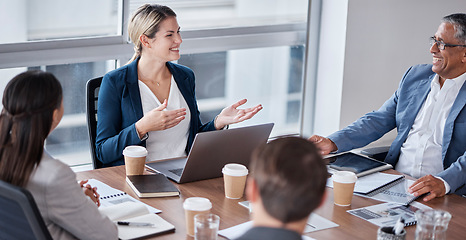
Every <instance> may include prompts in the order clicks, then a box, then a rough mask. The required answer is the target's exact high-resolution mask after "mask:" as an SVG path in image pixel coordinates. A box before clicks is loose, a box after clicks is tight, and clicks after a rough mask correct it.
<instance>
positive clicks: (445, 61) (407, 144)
mask: <svg viewBox="0 0 466 240" xmlns="http://www.w3.org/2000/svg"><path fill="white" fill-rule="evenodd" d="M430 52H431V54H432V57H433V60H432V64H429V65H427V64H424V65H417V66H413V67H411V68H410V69H408V71H407V72H406V73H405V75H404V76H403V78H402V80H401V82H400V85H399V88H398V90H397V91H396V92H395V93H394V94H393V96H392V97H391V98H390V99H388V100H387V101H386V102H385V103H384V104H383V105H382V107H381V108H380V109H379V110H377V111H374V112H370V113H368V114H366V115H364V116H363V117H361V118H360V119H358V120H357V121H355V122H354V123H352V124H351V125H349V126H348V127H346V128H344V129H342V130H340V131H337V132H335V133H333V134H331V135H330V136H328V137H327V138H324V137H321V136H318V135H314V136H311V137H310V138H309V140H310V141H312V142H314V143H316V144H317V147H318V148H319V149H320V150H321V153H322V154H328V153H330V152H343V151H348V150H351V149H354V148H359V147H363V146H365V145H367V144H369V143H371V142H373V141H375V140H377V139H379V138H380V137H382V136H383V135H384V134H385V133H387V132H389V131H391V130H392V129H393V128H395V127H396V129H397V136H396V138H395V140H394V141H393V143H392V145H391V146H390V149H389V151H388V154H387V157H386V158H385V162H388V163H390V164H392V165H394V166H395V169H396V170H397V171H400V172H402V173H405V174H408V175H410V176H413V177H415V178H419V179H418V180H417V181H416V182H415V183H414V184H413V185H411V186H410V187H409V190H408V191H409V192H411V193H413V194H414V195H415V196H419V195H422V194H424V193H430V194H429V195H427V196H426V197H424V198H423V200H424V201H429V200H431V199H433V198H435V197H442V196H444V195H445V194H448V193H456V194H459V195H463V194H466V187H465V183H466V108H465V105H466V84H465V80H466V14H464V13H457V14H452V15H449V16H446V17H444V18H443V19H442V21H441V24H440V26H439V27H438V30H437V32H436V33H435V35H434V36H433V37H432V38H431V48H430Z"/></svg>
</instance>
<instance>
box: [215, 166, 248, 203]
mask: <svg viewBox="0 0 466 240" xmlns="http://www.w3.org/2000/svg"><path fill="white" fill-rule="evenodd" d="M222 173H223V181H224V185H225V197H227V198H230V199H239V198H241V197H243V194H244V187H245V186H246V178H247V176H248V173H249V171H248V169H247V168H246V166H244V165H241V164H236V163H230V164H226V165H225V166H224V167H223V169H222Z"/></svg>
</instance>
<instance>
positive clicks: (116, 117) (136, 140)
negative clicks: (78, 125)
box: [96, 4, 262, 166]
mask: <svg viewBox="0 0 466 240" xmlns="http://www.w3.org/2000/svg"><path fill="white" fill-rule="evenodd" d="M128 34H129V37H130V39H131V41H132V42H133V43H134V56H133V58H132V59H131V60H130V62H129V63H128V64H127V65H125V66H123V67H121V68H118V69H116V70H114V71H111V72H109V73H107V74H106V75H105V76H104V78H103V80H102V85H101V87H100V92H99V102H98V111H97V114H98V116H97V118H98V121H97V138H96V154H97V157H98V158H99V160H100V161H102V163H103V165H104V166H115V165H121V164H124V161H123V155H122V152H123V149H124V148H125V147H126V146H128V145H141V146H145V147H146V148H147V150H148V156H147V159H148V160H158V159H165V158H174V157H181V156H185V155H187V153H188V152H189V150H190V149H191V145H192V143H193V141H194V137H195V136H196V134H197V133H198V132H205V131H214V130H220V129H223V128H224V127H226V126H227V125H229V124H233V123H238V122H242V121H244V120H246V119H249V118H251V117H253V116H254V115H255V114H256V113H257V112H259V111H260V110H261V109H262V106H261V105H260V104H259V105H257V106H255V107H252V108H246V109H237V108H238V107H239V106H241V105H243V104H245V103H246V99H243V100H240V101H238V102H236V103H234V104H232V105H231V106H229V107H226V108H225V109H223V110H222V111H221V113H220V114H219V115H217V116H216V117H215V119H213V120H212V121H210V122H208V123H206V124H202V123H201V119H200V117H199V109H198V106H197V102H196V96H195V81H194V72H193V71H192V70H191V69H189V68H187V67H185V66H182V65H179V64H175V63H172V62H171V61H176V60H178V59H179V58H180V45H181V42H182V39H181V35H180V26H179V25H178V22H177V20H176V14H175V12H173V10H172V9H170V8H169V7H167V6H162V5H157V4H145V5H143V6H141V7H139V8H138V9H137V10H136V11H135V12H134V14H133V16H132V17H131V18H130V20H129V24H128Z"/></svg>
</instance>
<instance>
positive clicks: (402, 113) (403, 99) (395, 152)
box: [328, 64, 466, 195]
mask: <svg viewBox="0 0 466 240" xmlns="http://www.w3.org/2000/svg"><path fill="white" fill-rule="evenodd" d="M434 76H435V73H434V72H432V65H430V64H423V65H417V66H413V67H411V68H410V69H408V71H406V73H405V75H404V76H403V79H402V80H401V82H400V86H399V88H398V90H396V92H395V93H394V94H393V96H392V97H391V98H390V99H388V100H387V101H386V102H385V103H384V104H383V105H382V107H381V108H380V109H379V110H377V111H374V112H370V113H368V114H366V115H364V116H363V117H361V118H360V119H358V120H357V121H355V122H354V123H352V124H351V125H349V126H348V127H346V128H344V129H342V130H340V131H338V132H336V133H334V134H332V135H330V136H329V137H328V138H330V139H331V140H332V141H333V142H334V143H335V144H336V145H337V147H338V152H342V151H348V150H351V149H354V148H359V147H363V146H365V145H367V144H369V143H371V142H373V141H375V140H377V139H379V138H380V137H382V136H383V135H384V134H385V133H387V132H389V131H391V130H392V129H393V128H395V127H396V130H397V132H398V134H397V136H396V138H395V140H394V141H393V143H392V145H391V146H390V150H389V152H388V154H387V157H386V159H385V161H386V162H388V163H390V164H392V165H394V166H395V165H396V164H397V162H398V157H399V155H400V149H401V145H402V144H403V143H404V142H405V141H406V138H407V137H408V133H409V131H410V130H411V127H412V126H413V124H414V120H415V118H416V116H417V114H418V112H419V110H420V109H421V106H422V104H423V103H424V102H425V100H426V98H427V95H428V94H429V92H430V84H431V82H432V80H433V78H434ZM465 105H466V83H465V84H463V87H462V88H461V89H460V91H459V93H458V96H457V97H456V100H455V102H454V103H453V106H452V108H451V111H450V114H449V115H448V117H447V120H446V122H445V128H444V134H443V145H442V161H443V167H444V169H445V170H444V171H442V172H440V173H438V174H437V176H439V177H441V178H443V179H444V180H445V181H446V182H447V183H448V184H449V185H450V187H451V192H454V193H457V194H460V195H461V194H466V187H464V185H465V183H466V109H465Z"/></svg>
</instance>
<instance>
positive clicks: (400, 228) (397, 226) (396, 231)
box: [393, 217, 405, 235]
mask: <svg viewBox="0 0 466 240" xmlns="http://www.w3.org/2000/svg"><path fill="white" fill-rule="evenodd" d="M404 226H405V220H404V219H403V218H402V217H400V218H398V221H397V222H396V224H395V226H394V227H393V233H394V234H395V235H399V234H400V233H401V232H402V231H403V228H404Z"/></svg>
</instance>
